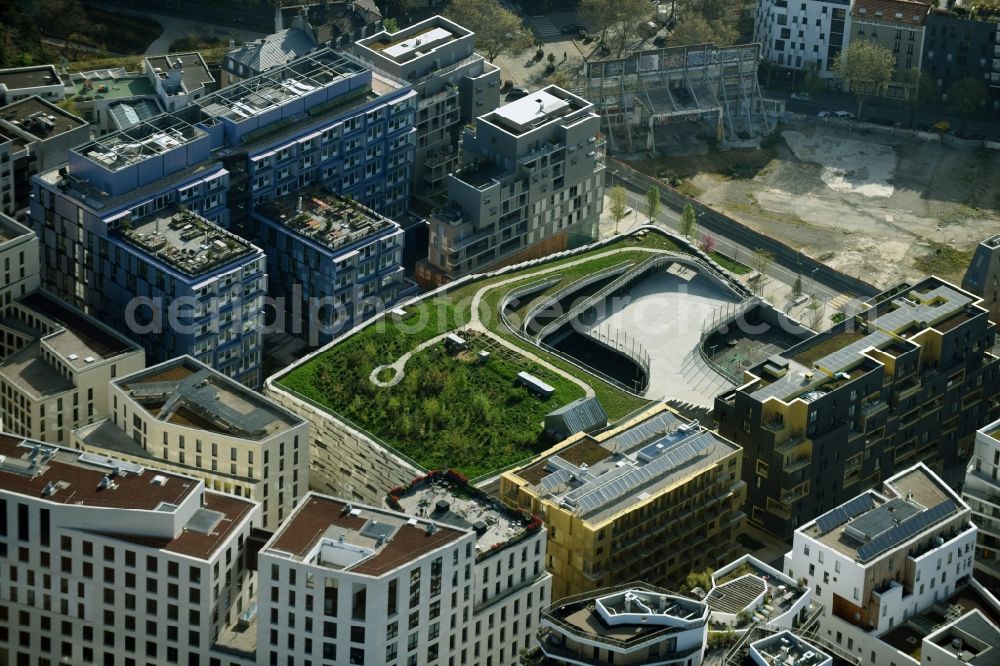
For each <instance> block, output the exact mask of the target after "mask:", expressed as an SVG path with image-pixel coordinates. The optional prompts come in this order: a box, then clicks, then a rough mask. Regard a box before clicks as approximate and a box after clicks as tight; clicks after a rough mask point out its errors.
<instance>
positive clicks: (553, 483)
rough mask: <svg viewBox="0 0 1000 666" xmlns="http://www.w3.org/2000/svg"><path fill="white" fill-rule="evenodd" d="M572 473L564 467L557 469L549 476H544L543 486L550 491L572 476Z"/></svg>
mask: <svg viewBox="0 0 1000 666" xmlns="http://www.w3.org/2000/svg"><path fill="white" fill-rule="evenodd" d="M572 476H573V475H572V474H571V473H569V472H567V471H566V470H564V469H557V470H556V471H554V472H552V473H551V474H549V475H547V476H543V477H542V481H541V486H542V490H543V491H544V492H547V493H550V492H552V491H553V490H555V489H556V488H558V487H559V486H561V485H562V484H564V483H566V482H567V481H569V480H570V478H572Z"/></svg>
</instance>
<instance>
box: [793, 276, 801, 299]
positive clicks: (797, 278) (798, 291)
mask: <svg viewBox="0 0 1000 666" xmlns="http://www.w3.org/2000/svg"><path fill="white" fill-rule="evenodd" d="M801 295H802V276H801V275H796V276H795V284H793V285H792V300H793V301H794V300H795V299H796V298H798V297H799V296H801Z"/></svg>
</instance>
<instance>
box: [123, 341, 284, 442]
mask: <svg viewBox="0 0 1000 666" xmlns="http://www.w3.org/2000/svg"><path fill="white" fill-rule="evenodd" d="M115 384H116V385H117V386H118V387H120V388H121V389H122V390H124V391H125V392H126V393H128V394H129V395H130V396H131V397H132V398H133V399H134V400H135V401H137V402H138V403H139V404H140V405H142V406H143V408H145V409H146V411H147V412H149V413H150V414H152V415H153V416H154V417H155V418H156V419H158V420H160V421H166V422H168V423H173V424H174V425H179V426H185V427H189V428H197V429H201V430H207V431H209V432H215V433H219V434H223V435H229V436H232V437H240V438H243V439H252V440H260V439H265V438H267V437H270V436H271V435H273V434H275V433H277V432H280V431H283V430H287V429H289V428H292V427H295V426H297V425H299V424H301V423H302V419H301V418H299V417H298V416H295V415H294V414H292V413H290V412H288V411H286V410H285V409H283V408H281V407H279V406H278V405H276V404H275V403H273V402H271V401H270V400H268V399H266V398H264V397H263V396H262V395H260V394H259V393H256V392H255V391H251V390H250V389H248V388H246V387H245V386H243V385H242V384H240V383H239V382H237V381H235V380H232V379H230V378H228V377H226V376H225V375H222V374H220V373H218V372H216V371H214V370H212V369H211V368H209V367H208V366H206V365H204V364H202V363H200V362H198V361H197V360H195V359H193V358H191V357H190V356H181V357H179V358H175V359H173V360H170V361H166V362H164V363H160V364H159V365H155V366H153V367H151V368H146V369H145V370H140V371H139V372H134V373H132V374H131V375H128V376H127V377H122V378H121V379H118V380H116V381H115Z"/></svg>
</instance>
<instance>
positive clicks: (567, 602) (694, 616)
mask: <svg viewBox="0 0 1000 666" xmlns="http://www.w3.org/2000/svg"><path fill="white" fill-rule="evenodd" d="M542 619H543V621H548V622H551V623H552V624H553V625H555V626H556V627H558V628H560V629H562V630H564V631H567V632H568V633H571V634H574V635H576V636H578V637H581V638H585V639H589V640H597V641H599V642H607V643H612V644H614V645H616V646H618V647H624V648H629V647H634V646H636V645H639V644H641V643H644V642H646V641H648V640H650V639H653V638H656V637H659V636H667V635H669V634H672V633H675V632H677V631H682V630H685V629H697V628H698V627H699V626H704V624H705V623H706V622H707V621H708V607H707V606H706V605H705V604H702V603H699V602H697V601H693V600H691V599H688V598H686V597H681V596H676V595H674V594H672V593H670V592H668V591H667V590H663V589H660V588H657V587H653V586H652V585H647V584H645V583H629V584H627V585H621V586H619V587H615V588H606V589H603V590H596V591H594V592H591V593H586V594H580V595H576V596H573V597H569V598H567V599H562V600H560V601H558V602H556V603H555V604H553V605H551V606H549V607H548V608H546V609H544V610H543V611H542Z"/></svg>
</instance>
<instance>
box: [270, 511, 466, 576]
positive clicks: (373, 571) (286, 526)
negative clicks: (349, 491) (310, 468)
mask: <svg viewBox="0 0 1000 666" xmlns="http://www.w3.org/2000/svg"><path fill="white" fill-rule="evenodd" d="M466 534H467V532H466V531H464V530H457V529H454V528H452V527H448V526H447V525H444V524H439V523H437V522H435V521H433V520H429V519H425V518H414V517H410V516H406V515H403V514H400V513H396V512H395V511H389V510H386V509H377V508H374V507H368V506H360V505H359V506H355V505H353V504H350V503H347V502H344V501H342V500H339V499H335V498H332V497H327V496H325V495H318V494H316V493H309V494H308V495H306V497H305V498H303V500H302V501H301V502H300V503H299V505H298V507H296V509H295V511H294V512H293V513H292V515H291V516H289V517H288V518H287V519H286V520H285V522H284V523H283V524H282V526H281V527H280V528H279V529H278V531H277V533H276V534H275V535H274V537H273V538H272V539H271V541H269V542H268V544H267V545H266V546H265V547H264V549H263V550H262V551H261V552H262V553H264V552H266V553H268V554H269V555H274V556H277V557H286V558H288V559H291V560H294V561H296V562H305V563H309V564H312V565H314V566H318V567H323V568H326V569H330V570H332V571H350V572H352V573H356V574H361V575H366V576H382V575H384V574H387V573H389V572H391V571H394V570H396V569H398V568H399V567H401V566H404V565H406V564H408V563H409V562H412V561H414V560H415V559H418V558H420V557H422V556H424V555H426V554H428V553H430V552H432V551H434V550H437V549H438V548H442V547H445V546H454V545H456V544H457V543H458V542H459V541H460V540H461V539H462V538H463V537H464V536H465V535H466Z"/></svg>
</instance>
